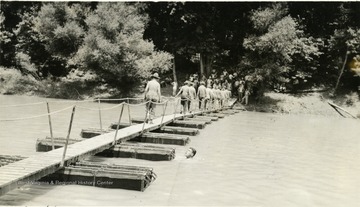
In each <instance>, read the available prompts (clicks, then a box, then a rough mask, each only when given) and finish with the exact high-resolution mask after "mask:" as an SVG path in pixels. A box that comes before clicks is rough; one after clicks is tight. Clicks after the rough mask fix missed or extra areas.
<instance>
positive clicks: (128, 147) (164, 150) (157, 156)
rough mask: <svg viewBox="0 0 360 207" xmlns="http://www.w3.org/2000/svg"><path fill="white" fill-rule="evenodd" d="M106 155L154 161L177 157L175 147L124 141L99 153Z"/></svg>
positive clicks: (99, 154)
mask: <svg viewBox="0 0 360 207" xmlns="http://www.w3.org/2000/svg"><path fill="white" fill-rule="evenodd" d="M97 155H98V156H105V157H123V158H136V159H144V160H152V161H160V160H172V159H174V158H175V149H174V148H171V147H162V146H158V145H151V144H143V143H137V142H123V143H121V144H117V145H115V146H114V147H112V148H110V149H106V150H104V151H103V152H100V153H98V154H97Z"/></svg>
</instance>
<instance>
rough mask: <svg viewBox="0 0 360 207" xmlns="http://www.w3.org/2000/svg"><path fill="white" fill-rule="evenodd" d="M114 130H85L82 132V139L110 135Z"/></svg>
mask: <svg viewBox="0 0 360 207" xmlns="http://www.w3.org/2000/svg"><path fill="white" fill-rule="evenodd" d="M111 131H113V130H111V129H107V130H106V129H95V128H89V129H83V130H81V133H80V135H81V137H82V138H92V137H95V136H99V135H101V134H106V133H109V132H111Z"/></svg>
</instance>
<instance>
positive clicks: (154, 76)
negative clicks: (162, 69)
mask: <svg viewBox="0 0 360 207" xmlns="http://www.w3.org/2000/svg"><path fill="white" fill-rule="evenodd" d="M151 77H152V78H156V79H160V76H159V74H158V73H154V74H152V75H151Z"/></svg>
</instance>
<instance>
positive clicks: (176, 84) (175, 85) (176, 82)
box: [172, 52, 178, 96]
mask: <svg viewBox="0 0 360 207" xmlns="http://www.w3.org/2000/svg"><path fill="white" fill-rule="evenodd" d="M173 56H174V58H173V70H172V71H173V77H174V82H173V96H175V95H176V91H177V89H178V81H177V76H176V67H175V52H173Z"/></svg>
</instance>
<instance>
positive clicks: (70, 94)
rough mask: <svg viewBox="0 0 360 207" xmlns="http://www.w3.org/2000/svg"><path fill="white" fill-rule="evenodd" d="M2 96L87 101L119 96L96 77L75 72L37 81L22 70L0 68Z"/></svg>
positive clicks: (0, 92) (117, 92) (0, 90)
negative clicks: (28, 96)
mask: <svg viewBox="0 0 360 207" xmlns="http://www.w3.org/2000/svg"><path fill="white" fill-rule="evenodd" d="M0 83H1V84H0V94H5V95H13V94H17V95H37V96H41V97H47V98H64V99H86V98H89V97H111V96H114V95H119V94H120V92H119V91H118V90H117V89H114V88H111V87H110V86H108V85H107V84H106V83H104V82H103V81H101V80H100V79H99V78H97V77H96V76H95V75H92V74H89V73H82V72H79V71H77V70H74V71H72V72H70V73H69V75H68V76H66V77H61V78H59V77H53V76H49V77H47V78H45V79H42V80H37V79H36V78H34V77H33V76H32V75H30V74H29V75H24V74H22V73H21V72H20V70H17V69H13V68H0Z"/></svg>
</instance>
